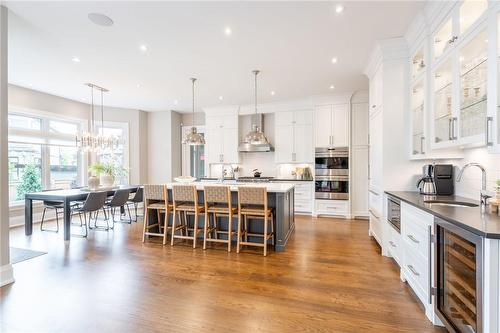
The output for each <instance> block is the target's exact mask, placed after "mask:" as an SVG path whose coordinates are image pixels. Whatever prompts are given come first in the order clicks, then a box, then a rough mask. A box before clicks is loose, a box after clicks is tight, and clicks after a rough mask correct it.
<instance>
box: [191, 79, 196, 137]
mask: <svg viewBox="0 0 500 333" xmlns="http://www.w3.org/2000/svg"><path fill="white" fill-rule="evenodd" d="M191 82H192V83H193V87H192V91H193V127H194V123H195V121H194V83H195V82H196V78H194V77H192V78H191Z"/></svg>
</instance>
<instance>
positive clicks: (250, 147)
mask: <svg viewBox="0 0 500 333" xmlns="http://www.w3.org/2000/svg"><path fill="white" fill-rule="evenodd" d="M252 73H253V75H254V88H255V96H254V97H255V114H254V116H253V117H252V130H251V131H250V132H249V133H248V134H247V135H246V136H245V142H244V143H243V144H242V145H241V146H240V148H239V150H240V151H242V152H252V151H271V150H272V147H271V145H270V143H269V141H268V140H267V138H266V136H265V135H264V133H263V132H262V119H263V118H262V115H259V114H258V110H257V75H259V73H260V71H259V70H254V71H252ZM259 116H260V117H259Z"/></svg>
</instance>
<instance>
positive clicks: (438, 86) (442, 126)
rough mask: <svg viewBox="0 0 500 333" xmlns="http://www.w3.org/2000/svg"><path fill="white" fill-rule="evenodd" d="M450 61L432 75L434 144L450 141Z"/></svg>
mask: <svg viewBox="0 0 500 333" xmlns="http://www.w3.org/2000/svg"><path fill="white" fill-rule="evenodd" d="M452 73H453V72H452V60H451V59H448V60H447V61H446V62H445V63H443V64H442V65H441V66H440V67H439V68H438V69H437V70H436V72H435V73H434V88H435V90H434V115H433V118H434V119H433V121H434V135H435V136H434V142H435V143H439V142H445V141H449V140H451V138H450V137H451V134H450V122H451V121H452V119H453V112H452V110H453V109H452V97H451V96H452V90H453V84H452Z"/></svg>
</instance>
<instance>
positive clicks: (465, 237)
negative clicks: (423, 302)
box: [435, 219, 482, 332]
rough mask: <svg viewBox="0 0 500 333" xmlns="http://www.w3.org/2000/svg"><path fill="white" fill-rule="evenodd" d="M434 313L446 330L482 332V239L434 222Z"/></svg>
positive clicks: (441, 222)
mask: <svg viewBox="0 0 500 333" xmlns="http://www.w3.org/2000/svg"><path fill="white" fill-rule="evenodd" d="M435 253H436V256H437V258H436V265H437V267H436V268H437V269H436V288H437V299H436V302H435V306H436V310H437V311H436V313H437V314H438V316H439V317H440V318H441V320H442V321H443V322H444V324H445V325H446V326H447V328H448V330H449V331H452V332H453V331H456V332H482V296H481V294H482V238H481V237H480V236H478V235H475V234H472V233H470V232H468V231H466V230H464V229H461V228H458V227H456V226H455V225H452V224H450V223H448V222H445V221H442V220H440V219H436V252H435Z"/></svg>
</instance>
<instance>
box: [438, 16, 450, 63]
mask: <svg viewBox="0 0 500 333" xmlns="http://www.w3.org/2000/svg"><path fill="white" fill-rule="evenodd" d="M452 33H453V24H452V20H451V18H450V19H449V20H448V21H446V23H445V24H444V25H443V26H442V27H441V29H440V30H439V31H438V32H437V33H436V34H435V35H434V58H438V57H440V56H441V55H442V54H443V52H444V51H445V50H446V49H447V48H449V47H450V43H449V41H450V40H451V38H452V36H453V35H452Z"/></svg>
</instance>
